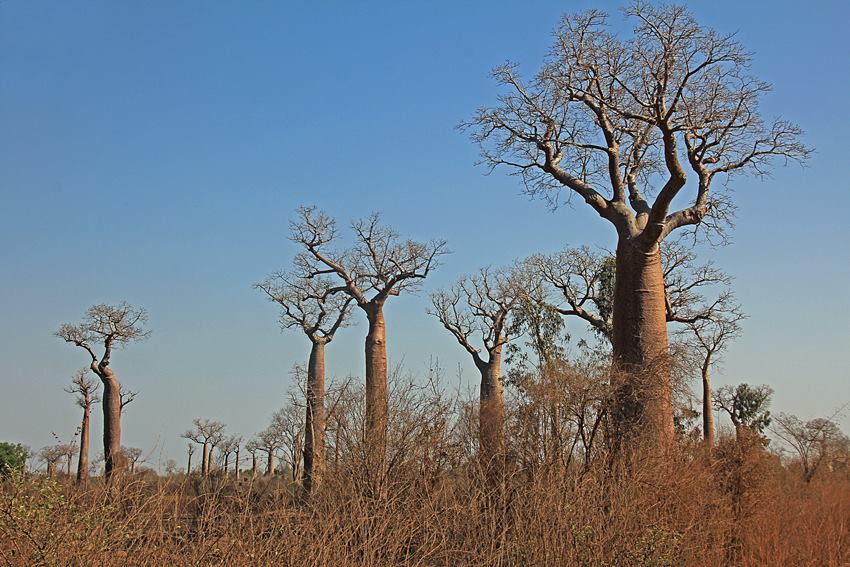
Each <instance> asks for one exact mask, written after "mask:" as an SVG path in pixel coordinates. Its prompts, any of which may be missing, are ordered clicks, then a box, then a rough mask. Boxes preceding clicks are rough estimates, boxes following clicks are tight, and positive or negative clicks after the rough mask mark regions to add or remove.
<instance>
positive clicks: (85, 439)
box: [77, 405, 91, 484]
mask: <svg viewBox="0 0 850 567" xmlns="http://www.w3.org/2000/svg"><path fill="white" fill-rule="evenodd" d="M90 421H91V406H90V405H87V406H86V407H84V408H83V423H82V424H81V425H80V457H79V459H77V484H85V482H86V481H87V480H88V478H89V429H90V427H89V423H90Z"/></svg>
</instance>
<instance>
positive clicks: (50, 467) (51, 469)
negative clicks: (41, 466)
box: [47, 461, 56, 478]
mask: <svg viewBox="0 0 850 567" xmlns="http://www.w3.org/2000/svg"><path fill="white" fill-rule="evenodd" d="M55 473H56V461H47V478H53V475H54V474H55Z"/></svg>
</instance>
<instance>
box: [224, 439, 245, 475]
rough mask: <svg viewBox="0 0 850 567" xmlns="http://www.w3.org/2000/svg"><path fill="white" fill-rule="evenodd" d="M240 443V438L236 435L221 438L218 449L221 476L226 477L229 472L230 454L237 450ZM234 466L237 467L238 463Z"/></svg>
mask: <svg viewBox="0 0 850 567" xmlns="http://www.w3.org/2000/svg"><path fill="white" fill-rule="evenodd" d="M241 443H242V438H241V437H236V436H235V435H232V436H230V437H226V438H224V439H222V441H221V445H220V449H219V458H220V459H221V464H222V472H223V476H225V477H226V476H227V475H228V474H229V468H230V456H231V455H233V454H235V453H236V452H237V451H238V450H239V445H240V444H241ZM236 468H237V469H238V468H239V464H238V463H237V465H236Z"/></svg>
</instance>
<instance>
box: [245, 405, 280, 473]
mask: <svg viewBox="0 0 850 567" xmlns="http://www.w3.org/2000/svg"><path fill="white" fill-rule="evenodd" d="M283 443H284V439H283V431H281V428H280V424H279V423H278V422H277V421H276V420H274V419H272V422H271V423H270V424H269V426H268V427H266V428H265V429H264V430H263V431H261V432H260V433H258V434H257V436H256V437H255V438H254V439H253V441H252V442H251V447H252V448H253V449H255V450H256V451H260V452H263V453H265V454H266V473H265V474H266V476H274V473H275V465H276V463H277V452H278V451H279V450H280V448H281V447H282V446H283Z"/></svg>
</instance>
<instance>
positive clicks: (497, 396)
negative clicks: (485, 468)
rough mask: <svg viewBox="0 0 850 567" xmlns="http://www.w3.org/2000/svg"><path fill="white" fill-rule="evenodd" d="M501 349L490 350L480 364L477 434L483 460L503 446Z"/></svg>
mask: <svg viewBox="0 0 850 567" xmlns="http://www.w3.org/2000/svg"><path fill="white" fill-rule="evenodd" d="M501 363H502V349H501V348H498V349H496V350H495V351H493V352H490V360H489V361H488V362H486V363H483V364H481V367H480V368H479V371H480V372H481V392H480V407H479V416H478V435H479V443H480V445H481V454H482V457H483V458H484V460H485V462H490V461H493V460H494V459H495V458H497V457H498V456H499V455H501V453H502V451H503V450H504V447H505V392H504V388H503V386H502V372H501V365H502V364H501Z"/></svg>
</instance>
